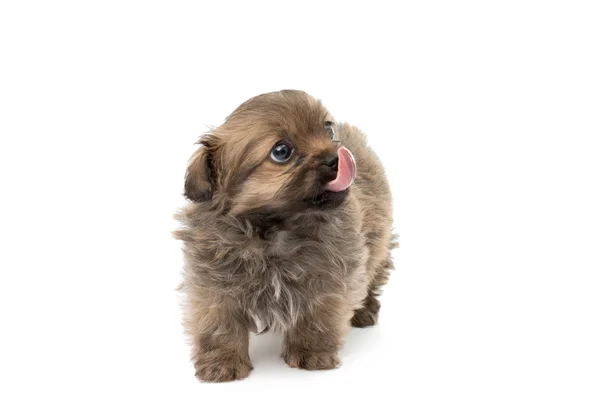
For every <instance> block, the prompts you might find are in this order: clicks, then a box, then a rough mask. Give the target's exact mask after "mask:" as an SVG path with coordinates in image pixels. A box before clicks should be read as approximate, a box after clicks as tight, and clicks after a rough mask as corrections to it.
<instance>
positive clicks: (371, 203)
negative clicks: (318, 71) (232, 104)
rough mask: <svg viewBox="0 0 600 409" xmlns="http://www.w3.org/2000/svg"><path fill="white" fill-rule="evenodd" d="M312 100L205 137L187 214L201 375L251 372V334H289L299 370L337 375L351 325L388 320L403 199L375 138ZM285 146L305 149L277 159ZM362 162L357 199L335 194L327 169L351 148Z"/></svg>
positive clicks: (267, 102)
mask: <svg viewBox="0 0 600 409" xmlns="http://www.w3.org/2000/svg"><path fill="white" fill-rule="evenodd" d="M332 121H333V119H332V118H331V117H330V115H329V113H328V112H327V110H326V109H325V108H324V107H323V105H322V104H321V103H320V101H317V100H315V99H314V98H312V97H310V96H309V95H308V94H306V93H304V92H301V91H280V92H274V93H269V94H263V95H259V96H256V97H254V98H252V99H250V100H248V101H246V102H245V103H243V104H242V105H241V106H240V107H238V108H237V109H236V110H235V111H234V112H233V113H232V114H231V115H230V116H229V117H228V118H227V119H226V121H225V123H224V124H223V125H221V126H219V127H218V128H216V129H213V130H212V131H210V132H208V133H206V134H204V135H203V137H202V138H201V140H200V142H199V143H200V145H201V146H200V148H199V149H198V150H197V152H196V153H195V154H194V155H193V157H192V159H191V160H190V163H189V166H188V170H187V173H186V178H185V196H186V197H187V198H188V199H189V201H188V203H187V204H186V206H185V207H184V209H183V210H181V211H180V212H179V213H178V215H177V217H178V219H179V220H180V221H181V222H182V227H181V229H180V230H178V231H176V232H175V237H176V238H177V239H179V240H182V242H183V250H184V254H185V269H184V274H183V283H182V285H181V290H182V291H183V293H184V295H185V305H184V327H185V330H186V332H187V334H188V335H189V336H190V339H191V342H192V359H193V362H194V365H195V369H196V376H197V377H198V378H199V379H201V380H203V381H213V382H222V381H231V380H234V379H241V378H244V377H246V376H248V374H249V373H250V370H251V369H252V365H251V363H250V358H249V355H248V338H249V331H253V332H258V331H261V330H263V331H264V330H267V329H269V328H271V329H274V330H279V331H283V332H284V350H283V358H284V360H285V362H287V363H288V364H289V365H290V366H291V367H298V368H304V369H330V368H334V367H336V366H337V365H338V364H339V361H338V350H339V349H340V347H341V345H342V342H343V339H344V335H345V334H346V332H347V331H348V330H349V328H350V325H353V326H355V327H365V326H370V325H374V324H375V323H376V321H377V317H378V312H379V307H380V303H379V301H378V300H377V298H376V296H377V295H378V294H379V289H380V287H381V286H382V285H383V284H385V283H386V282H387V279H388V275H389V271H390V269H391V268H392V262H391V258H390V249H391V248H392V247H393V246H394V241H393V238H392V234H391V226H392V209H391V195H390V189H389V186H388V183H387V180H386V178H385V175H384V170H383V167H382V165H381V163H380V162H379V160H378V159H377V157H376V155H375V154H374V152H373V151H372V150H371V149H370V148H369V147H368V146H367V143H366V139H365V136H364V135H363V134H362V133H361V132H360V131H359V130H358V129H356V128H354V127H352V126H350V125H347V124H334V125H333V129H334V130H335V134H336V140H334V141H332V140H331V135H330V132H331V130H330V129H329V128H328V126H326V125H328V124H329V123H330V122H332ZM280 140H286V141H288V142H290V143H291V145H292V146H293V147H294V156H293V157H292V159H291V160H290V161H289V162H288V163H285V164H279V163H275V162H274V161H272V160H270V158H269V153H270V151H271V148H272V147H273V146H274V145H275V144H276V143H277V142H278V141H280ZM340 143H341V144H342V145H343V146H344V147H346V148H348V149H349V150H350V151H351V152H352V153H353V154H354V157H355V158H356V164H357V178H356V180H355V183H354V184H353V185H352V186H350V188H348V189H347V190H345V191H343V192H339V193H332V192H326V191H325V185H326V183H327V182H328V181H329V180H331V179H333V177H334V176H335V175H333V176H332V175H331V169H330V168H328V167H327V166H323V163H324V162H325V161H327V160H328V159H331V157H332V155H333V156H336V152H337V149H338V147H339V144H340Z"/></svg>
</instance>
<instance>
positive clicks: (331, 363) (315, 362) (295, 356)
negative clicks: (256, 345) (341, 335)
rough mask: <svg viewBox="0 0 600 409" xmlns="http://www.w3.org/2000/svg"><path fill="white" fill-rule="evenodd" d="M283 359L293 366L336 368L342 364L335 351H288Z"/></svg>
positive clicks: (310, 368) (309, 368)
mask: <svg viewBox="0 0 600 409" xmlns="http://www.w3.org/2000/svg"><path fill="white" fill-rule="evenodd" d="M283 360H284V361H285V362H286V363H287V364H288V365H289V366H290V367H292V368H301V369H308V370H317V369H334V368H337V367H338V366H339V365H340V361H339V359H338V357H337V353H335V352H333V353H332V352H310V351H302V352H301V351H286V352H284V353H283Z"/></svg>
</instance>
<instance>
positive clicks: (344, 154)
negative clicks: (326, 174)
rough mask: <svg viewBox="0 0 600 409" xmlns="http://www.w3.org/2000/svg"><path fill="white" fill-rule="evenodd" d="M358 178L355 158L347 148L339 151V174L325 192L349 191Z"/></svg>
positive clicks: (326, 187) (328, 184)
mask: <svg viewBox="0 0 600 409" xmlns="http://www.w3.org/2000/svg"><path fill="white" fill-rule="evenodd" d="M355 177H356V162H355V161H354V156H352V152H350V151H349V150H348V149H346V148H340V149H338V173H337V177H336V178H335V180H332V181H331V182H329V183H327V186H325V190H328V191H330V192H341V191H342V190H346V189H348V187H350V185H351V184H352V182H354V178H355Z"/></svg>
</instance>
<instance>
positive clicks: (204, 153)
mask: <svg viewBox="0 0 600 409" xmlns="http://www.w3.org/2000/svg"><path fill="white" fill-rule="evenodd" d="M201 144H202V146H201V147H200V148H199V149H198V150H197V151H196V152H195V153H194V156H192V158H191V159H190V164H189V165H188V168H187V171H186V172H185V193H184V194H185V197H187V198H188V199H190V200H192V201H194V202H205V201H208V200H210V199H212V195H213V190H214V187H215V176H216V175H215V172H214V169H213V163H212V153H211V152H210V149H209V147H208V146H207V145H206V144H205V143H202V142H201Z"/></svg>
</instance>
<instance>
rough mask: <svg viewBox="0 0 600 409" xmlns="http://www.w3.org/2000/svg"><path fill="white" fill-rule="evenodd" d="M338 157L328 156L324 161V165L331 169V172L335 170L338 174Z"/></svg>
mask: <svg viewBox="0 0 600 409" xmlns="http://www.w3.org/2000/svg"><path fill="white" fill-rule="evenodd" d="M338 160H339V159H338V156H337V154H336V155H332V156H328V157H326V158H325V160H324V161H323V164H324V165H325V166H327V167H329V168H331V170H334V171H336V172H337V170H338Z"/></svg>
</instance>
